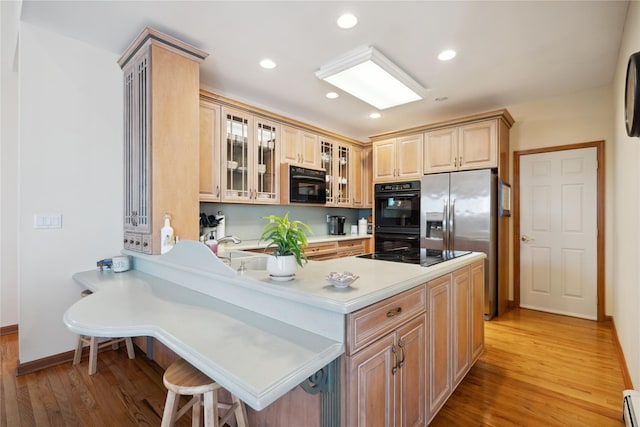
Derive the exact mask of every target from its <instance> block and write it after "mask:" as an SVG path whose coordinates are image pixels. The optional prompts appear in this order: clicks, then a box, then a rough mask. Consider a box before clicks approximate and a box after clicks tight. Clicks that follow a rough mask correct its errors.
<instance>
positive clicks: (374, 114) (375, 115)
mask: <svg viewBox="0 0 640 427" xmlns="http://www.w3.org/2000/svg"><path fill="white" fill-rule="evenodd" d="M380 117H382V114H380V113H371V114H369V118H370V119H379V118H380Z"/></svg>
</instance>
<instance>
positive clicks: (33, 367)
mask: <svg viewBox="0 0 640 427" xmlns="http://www.w3.org/2000/svg"><path fill="white" fill-rule="evenodd" d="M73 353H74V351H73V350H70V351H65V352H64V353H59V354H54V355H52V356H47V357H43V358H42V359H37V360H32V361H31V362H26V363H20V361H19V360H18V366H17V367H16V375H17V376H20V375H26V374H30V373H32V372H36V371H40V370H42V369H46V368H50V367H52V366H56V365H61V364H63V363H67V362H71V361H72V360H73ZM88 353H89V351H88V349H87V354H88Z"/></svg>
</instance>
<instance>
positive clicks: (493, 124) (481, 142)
mask: <svg viewBox="0 0 640 427" xmlns="http://www.w3.org/2000/svg"><path fill="white" fill-rule="evenodd" d="M497 129H498V121H497V120H487V121H481V122H477V123H470V124H466V125H462V126H457V127H452V128H446V129H439V130H435V131H432V132H427V133H425V135H424V138H425V139H424V141H425V142H424V146H425V149H424V172H425V173H438V172H449V171H457V170H470V169H486V168H497V167H498V131H497Z"/></svg>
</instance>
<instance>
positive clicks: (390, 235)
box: [374, 181, 420, 253]
mask: <svg viewBox="0 0 640 427" xmlns="http://www.w3.org/2000/svg"><path fill="white" fill-rule="evenodd" d="M374 209H375V251H376V252H377V253H380V252H388V251H393V250H405V249H406V250H408V251H411V252H413V251H416V252H418V251H419V250H420V181H407V182H393V183H385V184H376V185H375V187H374Z"/></svg>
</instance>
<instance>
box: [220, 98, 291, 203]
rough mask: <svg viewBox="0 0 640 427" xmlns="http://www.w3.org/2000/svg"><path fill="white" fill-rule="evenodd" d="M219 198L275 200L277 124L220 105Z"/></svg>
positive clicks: (278, 198) (277, 165)
mask: <svg viewBox="0 0 640 427" xmlns="http://www.w3.org/2000/svg"><path fill="white" fill-rule="evenodd" d="M222 119H223V143H222V147H221V148H222V156H221V157H222V165H221V166H222V167H221V169H222V170H223V173H222V188H223V191H222V196H221V198H222V201H224V202H243V203H247V202H249V203H267V204H268V203H279V202H280V197H279V179H280V174H279V166H280V162H279V157H278V155H279V151H278V149H279V144H280V139H279V133H280V126H279V125H278V124H277V123H275V122H271V121H268V120H264V119H262V118H261V117H254V116H253V115H251V114H249V113H247V112H245V111H241V110H236V109H231V108H223V109H222Z"/></svg>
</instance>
